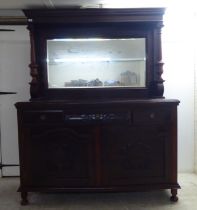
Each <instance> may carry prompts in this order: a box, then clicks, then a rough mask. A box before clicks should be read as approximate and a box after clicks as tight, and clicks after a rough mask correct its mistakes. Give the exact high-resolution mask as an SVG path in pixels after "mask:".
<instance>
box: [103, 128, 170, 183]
mask: <svg viewBox="0 0 197 210" xmlns="http://www.w3.org/2000/svg"><path fill="white" fill-rule="evenodd" d="M168 141H169V138H168V134H167V130H166V128H165V127H162V126H161V127H160V126H142V127H141V126H140V127H139V126H137V127H132V126H125V127H123V126H108V127H104V128H103V129H102V143H101V150H102V166H103V168H102V173H103V182H104V184H105V185H128V184H137V183H140V184H143V183H158V182H164V181H165V180H166V178H167V177H166V176H167V171H166V169H167V168H168V167H167V165H168V162H169V161H168V152H169V151H168V150H169V149H168V145H169V144H168V143H169V142H168Z"/></svg>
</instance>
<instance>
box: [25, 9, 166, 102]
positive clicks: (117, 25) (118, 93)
mask: <svg viewBox="0 0 197 210" xmlns="http://www.w3.org/2000/svg"><path fill="white" fill-rule="evenodd" d="M164 10H165V9H164V8H141V9H63V10H39V9H36V10H24V13H25V15H26V16H27V18H28V29H29V31H30V39H31V64H30V70H31V72H30V74H31V76H32V81H31V82H30V95H31V100H40V99H41V100H60V99H63V100H71V99H79V100H82V99H84V100H86V99H139V98H143V99H144V98H162V97H163V91H164V87H163V82H164V80H163V79H162V78H161V75H162V73H163V68H162V67H163V62H162V54H161V28H162V26H163V14H164ZM101 37H102V38H145V39H146V86H145V87H143V88H142V87H139V88H138V87H136V88H133V87H113V88H77V89H76V88H55V89H50V88H48V81H47V63H46V58H47V40H48V39H58V38H101Z"/></svg>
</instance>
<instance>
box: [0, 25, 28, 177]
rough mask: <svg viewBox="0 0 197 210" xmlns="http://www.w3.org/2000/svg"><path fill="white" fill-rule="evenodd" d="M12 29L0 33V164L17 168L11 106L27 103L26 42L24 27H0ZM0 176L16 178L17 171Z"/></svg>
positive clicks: (7, 169)
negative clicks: (12, 165)
mask: <svg viewBox="0 0 197 210" xmlns="http://www.w3.org/2000/svg"><path fill="white" fill-rule="evenodd" d="M1 28H4V29H6V28H7V29H14V30H15V31H13V32H1V33H0V91H9V92H16V94H13V95H0V140H1V155H2V163H3V164H18V162H19V160H18V129H17V113H16V108H15V107H14V104H15V103H16V102H17V101H24V100H29V98H30V96H29V84H28V83H29V81H30V76H29V67H28V65H29V63H30V41H29V33H28V31H27V29H26V26H1ZM2 174H3V176H13V175H18V174H19V170H18V167H3V170H2Z"/></svg>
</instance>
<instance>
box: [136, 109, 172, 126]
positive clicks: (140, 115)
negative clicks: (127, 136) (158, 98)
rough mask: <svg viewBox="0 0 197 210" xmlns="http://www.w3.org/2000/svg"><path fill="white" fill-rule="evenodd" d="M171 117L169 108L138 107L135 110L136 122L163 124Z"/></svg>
mask: <svg viewBox="0 0 197 210" xmlns="http://www.w3.org/2000/svg"><path fill="white" fill-rule="evenodd" d="M170 119H171V116H170V110H168V109H147V110H146V109H137V110H134V112H133V122H134V124H163V123H169V122H170Z"/></svg>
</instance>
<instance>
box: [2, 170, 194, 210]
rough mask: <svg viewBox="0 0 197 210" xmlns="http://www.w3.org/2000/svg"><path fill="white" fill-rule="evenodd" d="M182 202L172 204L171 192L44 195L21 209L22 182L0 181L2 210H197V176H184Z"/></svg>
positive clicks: (33, 196)
mask: <svg viewBox="0 0 197 210" xmlns="http://www.w3.org/2000/svg"><path fill="white" fill-rule="evenodd" d="M179 184H180V185H181V187H182V189H181V190H179V192H178V196H179V201H178V202H177V203H173V202H170V201H169V196H170V192H169V190H164V191H154V192H138V193H133V192H132V193H96V194H95V193H92V194H42V193H30V194H29V201H30V204H29V205H28V206H21V205H20V194H19V193H17V192H16V190H17V188H18V185H19V179H18V178H1V179H0V210H175V209H176V210H197V175H194V174H180V175H179Z"/></svg>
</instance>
